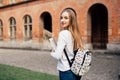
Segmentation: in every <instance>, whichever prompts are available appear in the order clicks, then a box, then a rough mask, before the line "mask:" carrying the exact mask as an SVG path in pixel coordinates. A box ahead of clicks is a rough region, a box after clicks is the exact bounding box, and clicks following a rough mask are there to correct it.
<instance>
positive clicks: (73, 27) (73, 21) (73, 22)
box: [61, 8, 84, 50]
mask: <svg viewBox="0 0 120 80" xmlns="http://www.w3.org/2000/svg"><path fill="white" fill-rule="evenodd" d="M63 12H67V13H68V14H69V17H70V25H69V26H68V30H69V31H70V32H71V34H72V36H73V38H74V50H76V49H78V48H80V49H84V45H83V42H82V38H81V35H80V32H79V29H78V24H77V15H76V12H75V11H74V10H73V9H71V8H66V9H64V10H63V11H62V13H63ZM62 13H61V14H62Z"/></svg>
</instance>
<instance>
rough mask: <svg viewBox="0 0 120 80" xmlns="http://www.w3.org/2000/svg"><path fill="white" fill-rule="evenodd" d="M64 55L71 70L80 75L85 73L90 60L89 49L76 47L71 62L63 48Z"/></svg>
mask: <svg viewBox="0 0 120 80" xmlns="http://www.w3.org/2000/svg"><path fill="white" fill-rule="evenodd" d="M64 52H65V55H66V57H67V60H68V62H69V65H70V67H71V71H72V72H73V73H74V74H75V75H77V76H82V75H84V74H86V73H87V72H88V71H89V69H90V67H91V61H92V53H91V51H89V50H80V49H78V50H77V51H76V52H75V53H74V54H75V56H74V59H73V61H72V62H71V61H70V60H69V58H68V56H67V53H66V50H65V49H64Z"/></svg>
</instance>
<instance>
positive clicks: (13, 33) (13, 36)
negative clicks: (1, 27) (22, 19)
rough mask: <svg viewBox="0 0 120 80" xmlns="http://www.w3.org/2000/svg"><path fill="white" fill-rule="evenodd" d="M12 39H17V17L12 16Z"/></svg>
mask: <svg viewBox="0 0 120 80" xmlns="http://www.w3.org/2000/svg"><path fill="white" fill-rule="evenodd" d="M9 22H10V27H9V28H10V39H11V40H14V39H16V20H15V18H13V17H11V18H10V20H9Z"/></svg>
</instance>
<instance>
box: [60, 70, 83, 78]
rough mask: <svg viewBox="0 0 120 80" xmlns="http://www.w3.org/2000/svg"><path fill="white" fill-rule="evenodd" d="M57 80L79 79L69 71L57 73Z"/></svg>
mask: <svg viewBox="0 0 120 80" xmlns="http://www.w3.org/2000/svg"><path fill="white" fill-rule="evenodd" d="M59 78H60V80H80V78H81V77H78V76H76V75H74V74H73V72H72V71H71V70H68V71H64V72H62V71H59Z"/></svg>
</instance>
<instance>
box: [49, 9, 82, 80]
mask: <svg viewBox="0 0 120 80" xmlns="http://www.w3.org/2000/svg"><path fill="white" fill-rule="evenodd" d="M60 28H61V31H60V33H59V36H58V42H57V47H56V50H55V52H51V56H53V57H54V58H56V59H57V60H58V64H57V69H58V70H59V78H60V80H80V78H81V77H77V76H75V75H74V74H73V73H72V71H71V70H70V67H69V63H68V61H67V58H66V56H65V54H64V51H63V50H64V48H65V49H66V51H67V55H68V57H69V59H70V60H71V59H72V58H73V57H74V53H73V52H74V50H76V49H78V48H80V49H83V45H82V40H81V36H80V33H79V29H78V25H77V18H76V13H75V11H74V10H72V9H70V8H67V9H64V10H63V11H62V13H61V16H60Z"/></svg>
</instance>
